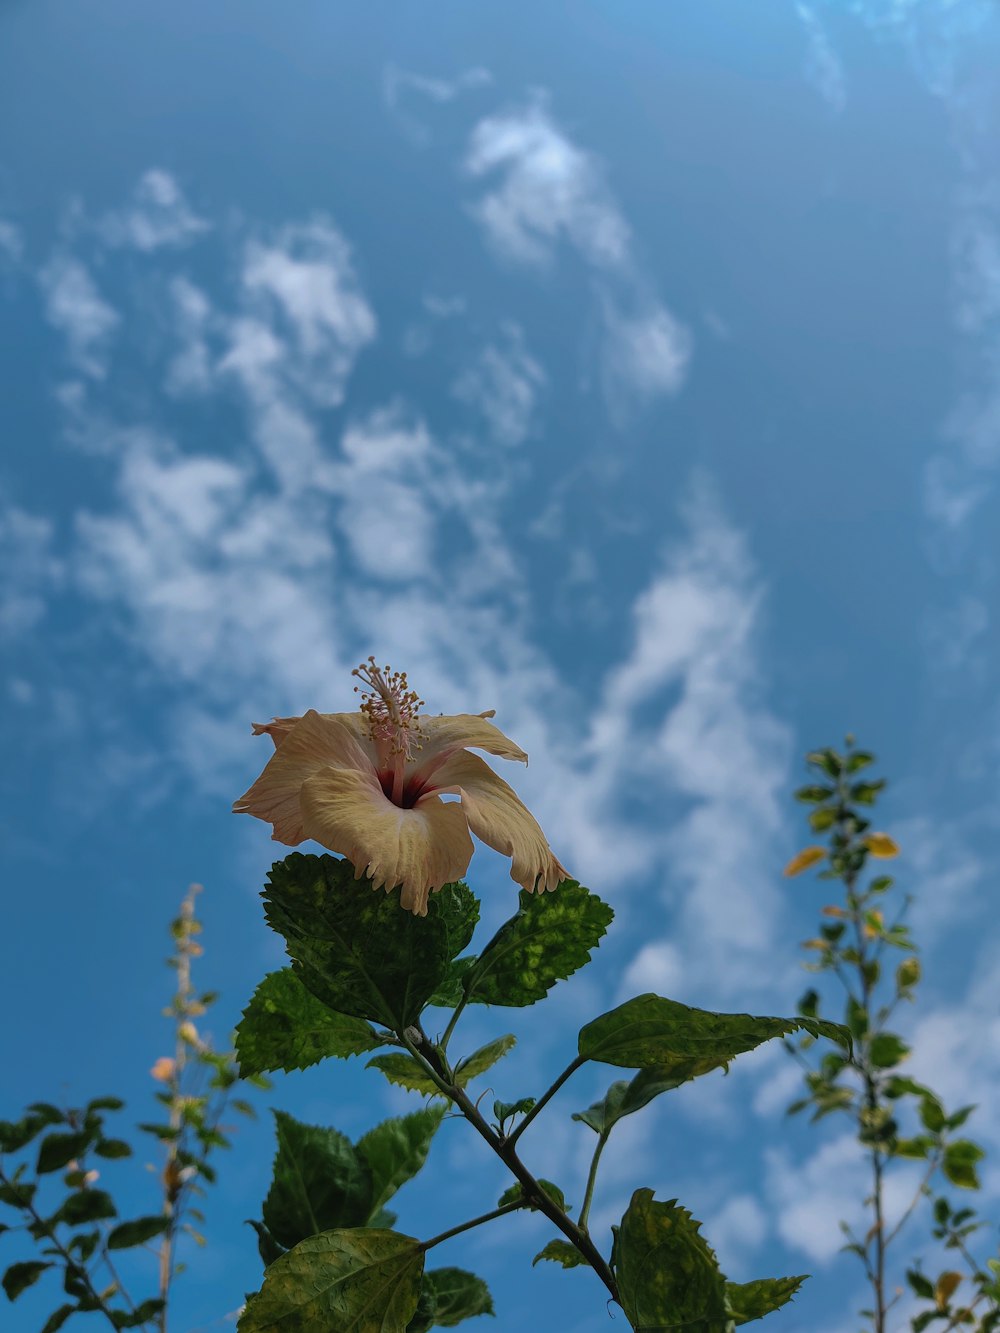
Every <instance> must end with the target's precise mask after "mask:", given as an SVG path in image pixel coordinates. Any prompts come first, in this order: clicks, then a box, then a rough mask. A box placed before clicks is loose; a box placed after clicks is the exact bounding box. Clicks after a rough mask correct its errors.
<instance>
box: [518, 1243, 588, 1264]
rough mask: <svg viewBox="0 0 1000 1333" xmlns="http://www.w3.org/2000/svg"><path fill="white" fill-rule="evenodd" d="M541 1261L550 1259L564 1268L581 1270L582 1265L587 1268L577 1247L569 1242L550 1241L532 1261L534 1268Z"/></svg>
mask: <svg viewBox="0 0 1000 1333" xmlns="http://www.w3.org/2000/svg"><path fill="white" fill-rule="evenodd" d="M541 1259H550V1260H551V1261H552V1263H554V1264H562V1266H563V1268H579V1267H580V1266H581V1265H584V1266H586V1263H587V1261H586V1259H585V1258H584V1257H583V1255H582V1254H581V1253H580V1251H579V1250H578V1249H577V1248H576V1246H575V1245H571V1244H570V1243H569V1241H568V1240H550V1241H549V1243H548V1245H546V1246H545V1247H544V1248H543V1249H541V1250H539V1251H538V1253H537V1254H536V1255H535V1257H534V1259H532V1261H531V1266H532V1268H534V1266H535V1264H537V1263H538V1262H539V1260H541Z"/></svg>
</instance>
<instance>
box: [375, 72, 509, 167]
mask: <svg viewBox="0 0 1000 1333" xmlns="http://www.w3.org/2000/svg"><path fill="white" fill-rule="evenodd" d="M492 83H493V75H492V74H491V73H490V71H489V70H488V69H484V68H483V67H482V66H481V65H476V66H473V67H471V68H470V69H466V70H462V72H461V73H460V74H458V75H456V77H455V78H453V79H440V78H431V77H428V76H427V75H426V74H417V73H415V72H414V71H412V70H406V69H400V68H399V66H398V65H393V64H389V65H386V67H385V70H384V71H383V74H382V96H383V98H384V100H385V104H386V106H387V107H388V109H389V111H390V112H391V113H392V114H393V116H394V117H395V119H396V121H397V123H398V124H399V125H400V127H401V128H402V129H403V130H404V131H405V133H406V134H407V135H408V136H409V138H410V139H411V140H412V141H413V142H414V143H415V144H417V145H418V146H419V147H425V146H426V145H427V144H428V143H430V140H431V131H430V128H429V127H428V126H427V125H426V124H424V122H423V121H421V120H419V119H418V118H417V117H416V116H414V115H413V114H412V112H411V111H409V110H408V109H407V108H406V107H405V106H404V105H403V102H404V100H406V95H407V94H409V93H415V94H417V95H418V96H420V97H424V98H426V99H427V100H428V101H430V102H434V103H436V104H437V105H438V106H443V105H445V104H446V103H448V102H453V101H454V100H455V98H456V97H458V96H459V95H460V94H461V93H464V92H469V91H472V90H474V89H476V88H488V87H489V86H490V85H491V84H492Z"/></svg>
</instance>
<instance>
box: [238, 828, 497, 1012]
mask: <svg viewBox="0 0 1000 1333" xmlns="http://www.w3.org/2000/svg"><path fill="white" fill-rule="evenodd" d="M264 910H265V913H266V915H267V920H268V923H269V924H270V925H271V926H272V928H273V929H274V930H276V931H277V932H278V933H279V934H281V935H284V937H285V941H286V944H287V948H288V952H289V954H290V955H291V957H292V960H293V968H294V971H295V975H296V976H297V977H298V979H299V980H300V981H301V982H302V983H303V984H304V986H305V987H306V989H307V990H309V991H310V992H311V993H312V994H313V995H314V996H315V997H316V999H318V1000H320V1001H321V1002H322V1003H323V1004H325V1005H326V1006H327V1007H328V1008H330V1009H332V1010H334V1011H336V1012H337V1013H340V1014H350V1015H352V1016H353V1017H355V1018H362V1019H368V1020H369V1021H371V1022H374V1023H383V1024H385V1026H386V1027H389V1028H391V1029H393V1031H402V1029H403V1028H406V1027H409V1026H411V1025H412V1024H413V1023H415V1022H416V1021H417V1019H418V1018H419V1017H420V1012H421V1010H422V1009H423V1007H424V1005H425V1004H426V1003H427V1002H428V1000H429V999H430V997H431V996H432V995H433V994H434V992H435V990H436V989H437V987H438V985H439V984H440V982H441V981H442V979H443V978H444V977H445V975H446V973H447V971H448V965H449V963H450V962H451V958H452V954H451V949H452V948H453V947H454V944H455V942H456V941H457V940H458V939H460V938H462V937H463V935H464V933H465V931H466V930H468V923H469V922H470V921H471V922H472V924H473V925H474V924H475V915H476V914H477V913H478V910H479V908H478V904H477V903H476V900H475V898H474V896H473V894H472V891H471V890H470V889H469V887H468V885H466V884H463V883H460V882H459V883H455V884H446V885H445V886H444V887H443V888H442V889H441V890H440V891H439V892H437V893H433V894H431V898H430V903H429V905H428V909H427V915H426V916H425V917H418V916H414V915H413V914H412V913H410V912H404V911H403V909H402V908H401V907H400V905H399V895H398V893H397V892H396V891H395V890H393V891H392V892H391V893H384V892H383V891H382V890H381V889H379V890H373V889H372V888H371V886H370V885H369V884H367V883H365V882H364V881H358V880H356V879H355V877H354V869H353V867H352V866H351V865H350V863H349V862H347V861H343V860H339V859H337V858H336V857H332V856H303V855H302V854H301V853H299V852H293V853H292V854H291V855H290V856H287V857H286V858H285V859H284V861H279V862H277V863H276V864H275V865H274V866H272V867H271V872H270V874H269V876H268V884H267V886H266V888H265V890H264ZM463 921H464V922H465V926H464V927H462V928H461V929H460V923H461V922H463Z"/></svg>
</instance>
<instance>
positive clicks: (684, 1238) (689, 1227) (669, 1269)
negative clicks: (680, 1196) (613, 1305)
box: [614, 1189, 732, 1333]
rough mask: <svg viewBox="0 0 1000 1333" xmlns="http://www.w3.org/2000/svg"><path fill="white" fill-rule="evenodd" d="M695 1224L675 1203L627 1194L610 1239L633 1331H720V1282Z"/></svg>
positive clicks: (726, 1322) (724, 1316) (727, 1322)
mask: <svg viewBox="0 0 1000 1333" xmlns="http://www.w3.org/2000/svg"><path fill="white" fill-rule="evenodd" d="M699 1227H700V1223H698V1222H696V1221H695V1220H694V1218H693V1217H692V1216H691V1214H690V1213H689V1212H688V1211H687V1209H686V1208H681V1207H680V1206H679V1205H678V1203H677V1201H676V1199H671V1200H670V1202H669V1203H656V1202H655V1201H654V1199H653V1191H652V1190H649V1189H639V1190H636V1192H635V1193H634V1194H633V1195H632V1202H631V1203H630V1204H629V1206H628V1210H627V1212H626V1213H625V1216H624V1217H623V1218H622V1220H621V1226H620V1228H619V1229H618V1232H617V1236H616V1238H615V1255H614V1258H615V1272H616V1276H617V1279H618V1292H619V1299H620V1301H621V1305H622V1308H623V1309H624V1311H625V1314H626V1315H627V1316H628V1319H629V1322H630V1323H631V1325H632V1327H633V1328H634V1329H637V1330H646V1329H648V1330H656V1329H662V1330H667V1329H681V1328H683V1329H689V1330H691V1333H726V1330H727V1329H729V1328H731V1327H732V1321H731V1319H730V1317H729V1315H728V1313H727V1311H726V1280H725V1278H724V1277H723V1276H722V1273H721V1272H720V1271H719V1265H718V1262H717V1260H716V1258H715V1255H714V1254H713V1253H712V1251H711V1249H709V1247H708V1245H707V1243H706V1242H705V1239H704V1237H703V1236H702V1235H701V1234H700V1232H699Z"/></svg>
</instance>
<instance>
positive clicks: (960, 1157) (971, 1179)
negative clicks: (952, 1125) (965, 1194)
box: [941, 1139, 986, 1190]
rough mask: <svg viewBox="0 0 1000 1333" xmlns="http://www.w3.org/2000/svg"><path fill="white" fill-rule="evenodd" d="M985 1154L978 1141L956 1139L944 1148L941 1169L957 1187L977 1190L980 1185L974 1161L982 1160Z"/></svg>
mask: <svg viewBox="0 0 1000 1333" xmlns="http://www.w3.org/2000/svg"><path fill="white" fill-rule="evenodd" d="M985 1155H986V1154H985V1153H984V1152H983V1150H982V1148H980V1146H979V1144H978V1143H973V1142H972V1141H971V1140H970V1139H956V1140H955V1142H954V1143H949V1144H948V1145H947V1147H946V1148H945V1150H944V1157H943V1158H942V1161H941V1170H942V1171H943V1172H944V1174H945V1176H946V1177H947V1179H948V1180H950V1181H951V1183H952V1184H953V1185H957V1186H958V1187H959V1189H965V1190H977V1189H979V1187H980V1186H979V1175H978V1173H977V1172H976V1163H977V1162H980V1161H982V1159H983V1158H984V1157H985Z"/></svg>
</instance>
